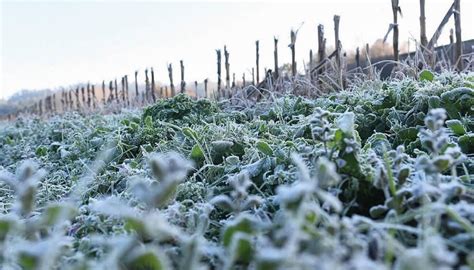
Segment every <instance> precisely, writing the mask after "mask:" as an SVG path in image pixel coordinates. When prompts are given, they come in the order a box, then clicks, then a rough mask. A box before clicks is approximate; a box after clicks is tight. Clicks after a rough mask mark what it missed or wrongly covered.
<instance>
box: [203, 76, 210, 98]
mask: <svg viewBox="0 0 474 270" xmlns="http://www.w3.org/2000/svg"><path fill="white" fill-rule="evenodd" d="M204 95H205V98H209V95H208V93H207V79H204Z"/></svg>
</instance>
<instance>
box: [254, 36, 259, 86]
mask: <svg viewBox="0 0 474 270" xmlns="http://www.w3.org/2000/svg"><path fill="white" fill-rule="evenodd" d="M259 45H260V42H259V41H258V40H257V41H255V51H256V64H257V67H256V68H257V83H259V82H260V54H259ZM254 84H255V82H254Z"/></svg>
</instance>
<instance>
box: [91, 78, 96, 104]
mask: <svg viewBox="0 0 474 270" xmlns="http://www.w3.org/2000/svg"><path fill="white" fill-rule="evenodd" d="M91 87H92V89H91V92H92V107H94V109H95V107H96V106H97V104H96V103H97V97H96V95H95V85H94V84H92V86H91Z"/></svg>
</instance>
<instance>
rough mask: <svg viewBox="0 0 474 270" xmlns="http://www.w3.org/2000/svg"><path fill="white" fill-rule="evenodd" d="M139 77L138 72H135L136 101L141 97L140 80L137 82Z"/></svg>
mask: <svg viewBox="0 0 474 270" xmlns="http://www.w3.org/2000/svg"><path fill="white" fill-rule="evenodd" d="M137 77H138V70H136V71H135V99H136V101H138V99H139V97H140V94H139V93H138V80H137Z"/></svg>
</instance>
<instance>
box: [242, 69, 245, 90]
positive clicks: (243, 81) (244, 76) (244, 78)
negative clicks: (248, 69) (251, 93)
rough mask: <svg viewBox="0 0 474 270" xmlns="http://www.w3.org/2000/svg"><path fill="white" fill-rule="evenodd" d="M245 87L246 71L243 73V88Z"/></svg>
mask: <svg viewBox="0 0 474 270" xmlns="http://www.w3.org/2000/svg"><path fill="white" fill-rule="evenodd" d="M244 87H245V72H244V73H242V88H244Z"/></svg>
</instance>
